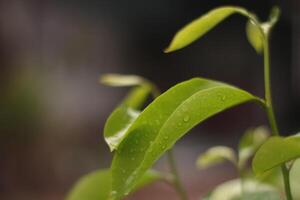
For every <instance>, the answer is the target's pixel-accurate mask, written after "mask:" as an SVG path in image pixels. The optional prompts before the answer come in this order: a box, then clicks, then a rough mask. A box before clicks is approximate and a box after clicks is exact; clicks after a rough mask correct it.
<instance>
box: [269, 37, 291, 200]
mask: <svg viewBox="0 0 300 200" xmlns="http://www.w3.org/2000/svg"><path fill="white" fill-rule="evenodd" d="M263 41H264V79H265V99H266V105H265V108H266V112H267V116H268V120H269V123H270V126H271V129H272V133H273V135H277V136H278V135H279V131H278V127H277V123H276V118H275V114H274V109H273V104H272V93H271V79H270V53H269V36H268V33H264V39H263ZM281 171H282V175H283V181H284V187H285V193H286V198H287V200H293V197H292V193H291V187H290V180H289V179H290V177H289V171H288V169H287V167H286V165H285V164H282V165H281Z"/></svg>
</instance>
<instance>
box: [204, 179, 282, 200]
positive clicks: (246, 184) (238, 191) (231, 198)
mask: <svg viewBox="0 0 300 200" xmlns="http://www.w3.org/2000/svg"><path fill="white" fill-rule="evenodd" d="M206 198H207V200H280V199H281V198H280V195H279V193H278V191H277V190H276V189H275V188H274V187H272V186H270V185H267V184H264V183H260V182H258V181H256V180H243V183H241V180H240V179H234V180H230V181H227V182H225V183H222V184H221V185H219V186H217V188H216V189H214V190H213V191H212V192H211V194H210V195H209V196H208V197H206Z"/></svg>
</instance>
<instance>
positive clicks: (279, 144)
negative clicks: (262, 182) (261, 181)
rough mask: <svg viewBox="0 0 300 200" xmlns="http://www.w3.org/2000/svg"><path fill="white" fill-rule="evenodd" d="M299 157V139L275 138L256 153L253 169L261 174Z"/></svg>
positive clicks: (270, 139)
mask: <svg viewBox="0 0 300 200" xmlns="http://www.w3.org/2000/svg"><path fill="white" fill-rule="evenodd" d="M298 157H300V143H299V137H288V138H283V137H278V136H274V137H271V138H269V139H268V140H267V141H266V142H265V143H264V144H263V145H262V146H261V147H260V148H259V150H258V151H257V152H256V154H255V156H254V158H253V162H252V168H253V171H254V173H255V174H261V173H263V172H265V171H268V170H270V169H272V168H274V167H277V166H279V165H281V164H284V163H286V162H288V161H291V160H294V159H296V158H298Z"/></svg>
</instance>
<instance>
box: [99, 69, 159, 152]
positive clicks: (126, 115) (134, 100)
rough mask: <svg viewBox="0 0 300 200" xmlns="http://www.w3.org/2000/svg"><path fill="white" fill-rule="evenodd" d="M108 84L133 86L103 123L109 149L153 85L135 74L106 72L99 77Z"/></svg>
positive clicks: (113, 147) (119, 140)
mask: <svg viewBox="0 0 300 200" xmlns="http://www.w3.org/2000/svg"><path fill="white" fill-rule="evenodd" d="M101 82H102V83H103V84H107V85H110V86H118V87H119V86H135V87H134V88H133V89H132V90H131V91H130V92H129V94H128V95H127V96H126V98H125V99H124V100H123V101H122V103H121V104H120V105H119V106H118V107H117V108H116V109H115V110H114V111H113V112H112V113H111V114H110V116H109V117H108V119H107V120H106V123H105V125H104V139H105V141H106V143H107V144H108V146H109V148H110V150H111V151H113V150H114V149H116V148H117V147H118V145H119V143H120V142H121V141H122V139H123V137H124V133H125V132H126V131H127V129H128V127H129V126H130V124H131V123H132V122H133V121H134V120H135V119H136V118H137V116H138V115H139V113H140V111H139V110H140V109H141V108H142V106H143V105H144V103H145V101H146V100H147V99H148V97H149V94H150V93H151V92H152V90H153V87H152V85H151V84H150V82H149V81H146V79H144V78H142V77H139V76H135V75H120V74H106V75H103V76H102V78H101Z"/></svg>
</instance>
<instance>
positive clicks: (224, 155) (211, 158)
mask: <svg viewBox="0 0 300 200" xmlns="http://www.w3.org/2000/svg"><path fill="white" fill-rule="evenodd" d="M226 160H227V161H230V162H232V163H233V164H234V165H236V164H237V158H236V155H235V152H234V150H233V149H231V148H230V147H226V146H216V147H212V148H209V149H208V150H207V151H206V152H204V153H203V154H201V155H200V156H199V158H198V159H197V163H196V164H197V167H199V168H200V169H204V168H207V167H210V166H212V165H216V164H219V163H222V162H224V161H226Z"/></svg>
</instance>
